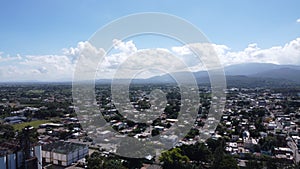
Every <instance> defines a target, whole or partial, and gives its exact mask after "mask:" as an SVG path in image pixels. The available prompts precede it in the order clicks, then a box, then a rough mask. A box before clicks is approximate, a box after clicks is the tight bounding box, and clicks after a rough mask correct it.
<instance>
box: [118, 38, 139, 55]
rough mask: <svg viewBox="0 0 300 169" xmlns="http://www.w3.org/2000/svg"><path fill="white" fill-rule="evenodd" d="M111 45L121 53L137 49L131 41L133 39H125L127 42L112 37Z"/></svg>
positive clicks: (128, 52)
mask: <svg viewBox="0 0 300 169" xmlns="http://www.w3.org/2000/svg"><path fill="white" fill-rule="evenodd" d="M113 45H114V48H115V49H118V50H120V51H121V52H123V53H127V54H130V53H134V52H136V51H137V48H136V47H135V44H134V43H133V41H132V40H131V41H127V42H123V41H121V40H118V39H114V40H113Z"/></svg>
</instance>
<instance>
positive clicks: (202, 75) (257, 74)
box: [134, 63, 300, 87]
mask: <svg viewBox="0 0 300 169" xmlns="http://www.w3.org/2000/svg"><path fill="white" fill-rule="evenodd" d="M224 72H225V76H226V80H227V85H228V86H242V87H247V86H248V87H263V86H265V87H272V86H273V87H274V86H277V87H286V86H295V85H300V66H296V65H276V64H271V63H246V64H238V65H231V66H228V67H225V68H224ZM186 73H187V72H177V73H174V74H173V75H174V76H175V77H177V78H178V77H181V78H184V75H185V74H186ZM193 74H194V77H195V78H196V80H197V82H198V84H208V83H209V77H208V73H207V72H206V71H199V72H194V73H193ZM137 81H138V82H139V83H145V82H146V83H176V81H175V80H174V79H173V78H172V76H170V75H169V74H164V75H161V76H154V77H151V78H149V79H145V80H135V81H134V82H137Z"/></svg>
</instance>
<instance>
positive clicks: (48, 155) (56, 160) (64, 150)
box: [42, 141, 89, 166]
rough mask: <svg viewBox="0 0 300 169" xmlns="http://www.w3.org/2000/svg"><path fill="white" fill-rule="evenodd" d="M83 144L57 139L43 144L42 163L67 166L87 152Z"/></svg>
mask: <svg viewBox="0 0 300 169" xmlns="http://www.w3.org/2000/svg"><path fill="white" fill-rule="evenodd" d="M88 151H89V150H88V146H87V145H85V144H79V143H71V142H64V141H58V142H54V143H51V144H46V145H43V147H42V157H43V162H44V163H52V164H56V165H61V166H69V165H71V164H72V163H74V162H77V161H78V160H80V159H82V158H84V157H85V156H86V155H87V154H88Z"/></svg>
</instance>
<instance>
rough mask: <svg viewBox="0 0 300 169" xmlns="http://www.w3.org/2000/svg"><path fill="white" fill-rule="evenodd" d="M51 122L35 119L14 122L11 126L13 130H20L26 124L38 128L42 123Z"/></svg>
mask: <svg viewBox="0 0 300 169" xmlns="http://www.w3.org/2000/svg"><path fill="white" fill-rule="evenodd" d="M49 122H51V121H50V120H35V121H30V122H24V123H20V124H14V125H13V127H14V129H15V130H19V131H20V130H22V129H23V128H24V127H26V126H28V125H29V126H33V127H34V128H38V127H39V125H40V124H43V123H49Z"/></svg>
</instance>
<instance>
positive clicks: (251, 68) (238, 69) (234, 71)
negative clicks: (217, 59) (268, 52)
mask: <svg viewBox="0 0 300 169" xmlns="http://www.w3.org/2000/svg"><path fill="white" fill-rule="evenodd" d="M282 68H290V69H295V70H300V66H296V65H276V64H272V63H244V64H237V65H231V66H227V67H225V68H224V71H225V73H226V75H246V76H248V75H253V74H259V73H261V72H267V71H270V70H275V69H282Z"/></svg>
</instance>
